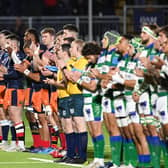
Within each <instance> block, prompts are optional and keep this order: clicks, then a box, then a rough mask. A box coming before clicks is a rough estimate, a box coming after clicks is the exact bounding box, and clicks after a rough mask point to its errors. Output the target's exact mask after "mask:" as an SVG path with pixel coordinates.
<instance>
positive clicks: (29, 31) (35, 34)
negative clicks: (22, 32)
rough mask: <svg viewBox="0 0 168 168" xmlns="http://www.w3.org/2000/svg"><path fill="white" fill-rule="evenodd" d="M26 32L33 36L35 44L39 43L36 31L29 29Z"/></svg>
mask: <svg viewBox="0 0 168 168" xmlns="http://www.w3.org/2000/svg"><path fill="white" fill-rule="evenodd" d="M26 32H28V33H30V34H33V35H34V37H35V41H36V43H39V41H40V40H39V34H38V32H37V30H36V29H35V28H30V29H27V30H26Z"/></svg>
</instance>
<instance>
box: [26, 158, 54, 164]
mask: <svg viewBox="0 0 168 168" xmlns="http://www.w3.org/2000/svg"><path fill="white" fill-rule="evenodd" d="M28 159H30V160H37V161H41V162H46V163H53V160H48V159H41V158H28Z"/></svg>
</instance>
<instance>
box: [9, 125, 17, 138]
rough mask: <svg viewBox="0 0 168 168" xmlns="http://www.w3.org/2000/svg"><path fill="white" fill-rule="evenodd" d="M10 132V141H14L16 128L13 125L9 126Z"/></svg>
mask: <svg viewBox="0 0 168 168" xmlns="http://www.w3.org/2000/svg"><path fill="white" fill-rule="evenodd" d="M10 130H11V134H12V141H16V130H15V127H14V126H11V127H10Z"/></svg>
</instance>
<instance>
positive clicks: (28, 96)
mask: <svg viewBox="0 0 168 168" xmlns="http://www.w3.org/2000/svg"><path fill="white" fill-rule="evenodd" d="M32 94H33V88H30V87H28V88H26V89H25V102H24V105H25V106H31V104H32Z"/></svg>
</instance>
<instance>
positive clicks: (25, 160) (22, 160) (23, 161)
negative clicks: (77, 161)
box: [0, 121, 111, 168]
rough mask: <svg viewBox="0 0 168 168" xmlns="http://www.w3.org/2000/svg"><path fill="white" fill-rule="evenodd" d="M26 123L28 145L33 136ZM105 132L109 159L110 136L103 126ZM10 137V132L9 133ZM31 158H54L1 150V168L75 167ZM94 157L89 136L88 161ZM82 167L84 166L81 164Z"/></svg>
mask: <svg viewBox="0 0 168 168" xmlns="http://www.w3.org/2000/svg"><path fill="white" fill-rule="evenodd" d="M25 125H26V146H27V147H29V146H31V145H32V137H31V133H30V129H29V126H28V123H27V121H25ZM103 133H104V135H105V160H109V159H110V158H111V157H110V145H109V136H108V135H107V131H106V129H105V128H103ZM9 139H10V133H9ZM30 158H40V159H47V160H49V161H52V160H54V159H53V158H52V157H51V156H50V155H45V154H32V153H24V152H4V151H1V150H0V168H66V167H67V168H70V167H72V168H75V166H68V165H61V164H59V163H45V162H42V161H39V160H31V159H30ZM92 159H93V147H92V141H91V138H90V136H89V141H88V161H91V160H92ZM81 167H82V166H81Z"/></svg>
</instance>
